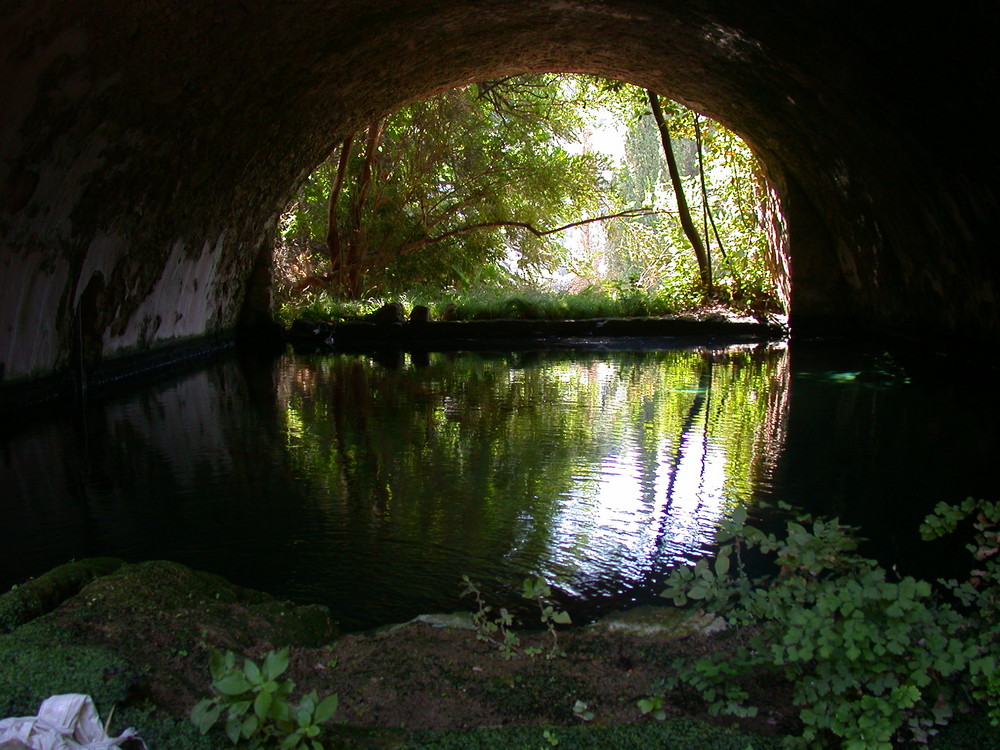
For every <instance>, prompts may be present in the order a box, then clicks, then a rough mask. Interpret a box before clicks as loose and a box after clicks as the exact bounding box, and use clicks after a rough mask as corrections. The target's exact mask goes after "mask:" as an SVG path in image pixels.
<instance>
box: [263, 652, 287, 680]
mask: <svg viewBox="0 0 1000 750" xmlns="http://www.w3.org/2000/svg"><path fill="white" fill-rule="evenodd" d="M286 669H288V649H287V648H283V649H281V651H278V652H275V651H271V652H270V653H268V655H267V658H265V659H264V674H265V675H266V676H267V679H269V680H276V679H278V677H280V676H281V675H282V674H284V672H285V670H286Z"/></svg>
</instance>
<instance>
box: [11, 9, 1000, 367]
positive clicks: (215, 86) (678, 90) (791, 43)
mask: <svg viewBox="0 0 1000 750" xmlns="http://www.w3.org/2000/svg"><path fill="white" fill-rule="evenodd" d="M29 5H30V4H29ZM26 7H28V6H26ZM22 10H23V9H22ZM22 10H13V9H7V10H5V11H4V12H3V13H2V14H0V26H2V29H3V31H4V34H3V36H2V38H3V52H4V55H3V57H2V58H0V59H2V60H3V62H2V66H3V69H2V72H3V74H4V80H6V81H9V83H10V85H9V86H8V87H7V89H6V90H5V93H4V96H5V97H6V98H5V100H4V104H5V105H6V106H5V107H4V108H3V112H4V116H3V123H2V130H0V134H2V136H3V138H2V140H0V149H2V151H0V181H2V182H3V191H2V198H3V201H2V203H0V211H2V217H0V218H2V221H0V227H2V246H3V250H4V256H5V259H4V264H3V266H2V268H0V273H2V279H3V284H4V286H5V287H6V288H10V289H13V290H16V293H15V294H11V295H5V297H4V300H3V301H2V303H0V333H2V338H0V372H2V373H3V376H4V383H15V382H20V381H24V380H32V379H38V378H42V377H45V376H47V375H52V374H54V373H57V372H61V371H66V370H67V368H69V367H70V360H71V358H72V357H73V356H74V341H75V340H76V339H77V338H79V331H78V330H76V329H77V328H78V327H79V326H78V325H77V323H76V321H77V320H79V319H82V318H81V311H80V306H81V304H83V302H82V301H83V300H84V291H85V290H86V289H88V287H89V286H90V284H91V283H92V282H93V280H94V279H95V278H98V277H100V278H102V279H104V287H103V291H102V294H101V299H102V300H105V301H106V302H107V305H106V309H102V311H101V313H100V315H98V316H97V317H96V321H97V322H96V324H95V325H96V326H97V327H96V328H94V330H89V329H88V341H89V342H90V343H88V345H87V347H86V350H87V352H95V356H97V357H99V358H100V359H101V360H102V361H104V360H110V359H115V358H118V357H122V356H125V355H131V354H141V353H143V352H148V351H152V350H154V349H157V348H163V347H166V346H168V345H172V344H177V343H183V342H185V341H190V340H194V339H202V340H205V339H208V338H212V337H216V336H227V335H230V334H231V333H232V331H233V330H234V329H235V327H236V325H237V322H238V321H239V320H240V319H241V317H242V319H243V320H247V319H251V318H252V317H253V315H252V314H251V313H253V312H254V309H252V307H253V306H252V305H248V304H245V301H246V300H247V298H248V283H249V281H250V279H251V276H252V275H256V269H257V268H258V267H259V264H258V262H257V261H258V259H259V254H260V252H261V248H262V247H263V245H264V244H266V243H267V241H268V239H269V237H270V236H271V235H272V233H273V231H274V224H275V221H276V217H277V216H278V215H279V213H280V211H281V209H282V207H283V206H284V205H286V203H287V202H288V200H289V199H290V198H291V197H292V194H293V192H294V189H295V186H297V185H299V184H300V183H301V181H302V180H303V179H304V178H305V176H306V175H307V174H308V173H309V172H310V171H311V170H312V169H313V168H314V167H315V165H317V164H319V163H320V162H321V161H322V160H323V158H324V157H325V156H327V155H328V153H329V151H330V148H331V144H335V143H337V142H338V141H341V140H342V139H343V138H344V137H345V136H346V135H348V134H350V133H352V132H356V131H358V130H359V129H360V128H362V127H363V126H364V125H365V123H368V122H371V121H372V120H374V119H378V118H380V117H382V116H384V115H385V114H386V113H388V112H391V111H393V110H394V109H396V108H398V107H399V106H401V105H405V104H407V103H410V102H414V101H418V100H420V99H423V98H426V97H427V96H430V95H433V94H435V93H440V92H443V91H447V90H449V89H452V88H454V87H455V86H462V85H468V84H469V83H470V82H472V81H477V80H484V79H488V78H495V77H501V76H505V75H512V74H515V73H532V72H536V73H537V72H544V71H564V72H571V73H587V74H594V75H601V76H605V77H609V78H613V79H617V80H625V81H630V82H634V83H635V84H637V85H640V86H643V87H647V88H651V89H653V90H655V91H658V92H661V93H663V94H664V95H668V96H670V97H671V98H674V99H676V100H677V101H680V102H682V103H684V104H685V105H686V106H689V107H691V108H692V109H694V110H695V111H698V112H700V113H702V114H704V115H705V116H708V117H711V118H713V119H715V120H717V121H719V122H721V123H723V124H725V125H726V126H727V127H730V128H732V129H733V130H734V131H735V132H737V133H738V134H739V135H740V136H741V137H743V138H744V139H745V140H746V141H747V143H749V144H750V145H751V147H752V148H753V150H754V152H755V153H756V154H757V156H758V157H759V158H760V160H761V162H762V163H763V165H764V168H765V170H766V172H767V176H768V179H769V180H770V183H771V185H772V187H773V188H774V190H775V191H776V193H777V194H779V195H780V196H781V199H782V208H783V211H784V215H785V218H786V220H787V222H786V228H787V238H788V244H789V246H790V247H792V248H794V250H793V251H792V252H791V253H790V254H789V255H788V258H787V263H788V279H789V281H790V284H791V287H790V295H791V301H790V308H791V313H792V320H791V322H792V328H793V330H804V329H805V328H806V327H807V326H808V325H810V324H813V323H816V322H817V321H824V320H829V321H831V322H833V323H834V324H837V325H840V326H841V327H847V326H851V325H854V324H858V325H861V326H862V327H863V328H864V329H866V330H869V331H879V332H887V333H891V334H894V335H901V336H912V337H917V338H932V337H936V338H937V340H943V339H944V338H946V337H947V338H951V339H955V338H961V339H963V340H975V339H986V340H990V341H995V340H996V339H997V337H998V336H1000V320H998V316H997V312H996V295H995V282H996V272H997V269H996V264H995V261H994V258H993V255H992V254H991V253H989V252H988V251H987V250H985V249H984V248H988V247H990V246H991V237H992V234H991V228H990V226H991V221H990V219H989V217H991V216H992V215H993V208H994V207H995V205H997V202H998V200H997V199H998V195H997V189H996V185H995V181H994V180H993V178H992V175H993V173H994V171H993V170H991V169H989V168H984V167H983V164H984V163H992V162H993V161H996V156H997V154H996V153H995V151H996V149H995V147H994V146H989V147H987V148H986V150H985V151H984V152H981V153H980V154H978V155H977V156H976V158H975V159H973V158H972V157H971V156H963V157H962V158H961V159H958V160H956V159H953V158H951V157H950V156H948V154H946V153H945V152H944V151H942V150H940V149H937V148H935V145H934V144H933V143H930V142H928V140H927V139H926V137H924V134H925V133H926V132H928V131H927V126H928V125H929V124H930V122H929V115H928V113H927V112H926V111H924V110H921V109H920V108H919V107H917V106H916V104H915V102H917V101H919V100H920V97H914V96H913V93H914V91H915V90H917V89H919V90H920V91H921V92H923V93H924V94H926V95H927V96H933V97H936V98H935V100H936V101H940V102H948V105H947V107H958V106H959V104H960V105H961V107H963V108H966V110H965V111H966V115H968V116H976V115H977V113H979V112H980V111H981V110H982V109H983V106H984V105H983V102H984V101H985V99H984V98H983V97H981V96H978V97H977V96H976V95H975V92H977V91H980V90H981V86H980V85H979V84H978V83H977V81H981V80H982V78H983V75H986V73H987V72H988V71H990V70H992V69H993V67H992V66H991V64H990V61H989V58H988V57H987V53H986V52H985V50H987V49H989V48H990V45H989V44H986V43H982V44H980V43H979V42H980V41H982V42H985V41H987V40H988V34H989V33H990V30H991V29H992V28H994V26H995V23H992V22H991V19H989V18H987V17H986V16H984V15H983V13H985V11H983V12H975V11H974V10H972V9H969V8H967V9H965V12H964V13H962V14H956V18H957V17H958V16H959V15H961V21H960V22H959V21H957V20H955V19H952V20H951V21H948V22H943V23H942V25H940V26H938V27H936V28H931V27H928V26H923V25H920V24H917V23H916V22H915V21H914V22H912V23H910V22H909V21H907V19H900V18H899V17H898V15H897V14H893V13H889V12H886V11H883V10H882V9H880V8H876V7H870V6H860V5H859V6H858V7H854V6H851V8H850V12H848V11H847V10H845V9H839V8H833V7H830V8H826V9H823V10H822V12H820V11H817V10H816V9H814V8H813V9H793V10H787V11H786V12H785V13H783V14H782V15H781V16H780V17H775V16H774V15H773V14H761V13H759V12H757V11H756V10H755V9H754V8H751V7H744V6H742V5H737V4H732V3H725V2H718V1H713V2H710V1H709V0H702V1H701V2H697V3H694V4H692V5H690V6H685V7H683V8H680V7H674V6H664V5H663V4H661V3H654V2H643V1H638V2H623V1H622V2H619V1H617V0H616V1H613V2H607V3H602V4H574V3H541V4H537V3H529V2H525V1H524V0H508V1H506V2H502V3H499V4H497V3H491V4H487V3H471V4H461V5H457V4H452V3H448V2H444V1H442V2H435V3H431V4H422V5H421V6H420V8H419V9H416V8H414V9H401V8H395V9H394V10H393V12H392V13H381V12H379V13H376V14H374V15H373V13H372V12H369V10H370V9H368V8H362V7H361V6H360V5H355V4H347V5H344V6H343V7H338V8H337V11H336V12H331V11H330V9H329V8H328V7H327V6H326V5H325V4H322V3H316V2H311V0H300V1H299V2H298V3H297V4H296V5H295V7H294V8H290V7H284V6H282V7H280V8H257V9H255V10H254V12H248V11H247V9H246V8H242V7H237V6H236V5H235V4H234V5H232V6H230V5H228V4H227V5H223V6H220V7H219V8H217V9H215V10H214V11H213V14H215V15H216V16H217V17H218V19H219V20H220V21H223V20H224V21H225V22H226V23H227V24H228V26H229V27H230V28H231V33H228V34H227V35H225V36H224V37H220V38H217V39H213V44H212V45H205V44H204V39H203V38H202V37H201V36H200V33H201V32H200V31H199V30H200V29H202V28H204V25H203V24H202V23H201V22H200V21H203V20H204V19H197V18H195V17H194V16H193V15H191V14H189V13H176V14H165V13H161V12H160V10H158V9H156V8H136V7H131V6H125V5H122V6H121V7H120V8H118V11H119V12H117V13H109V14H96V13H95V12H93V10H92V9H88V8H86V7H83V6H80V7H74V8H70V9H67V11H66V13H64V14H61V15H60V16H59V17H58V18H55V17H52V16H50V15H48V14H46V13H45V12H42V11H41V10H39V12H37V13H33V12H28V11H27V10H24V12H22ZM192 13H193V11H192ZM817 14H818V15H817ZM133 32H134V33H133ZM984 35H985V36H984ZM928 50H930V52H929V53H928ZM167 51H169V52H170V54H166V52H167ZM221 61H224V62H221ZM915 61H918V63H919V64H917V63H915ZM935 66H936V67H935ZM917 81H919V86H918V85H917ZM991 160H992V161H991ZM974 162H975V163H974ZM928 178H930V179H928ZM251 291H252V290H251ZM251 296H252V295H251ZM84 312H85V311H84ZM84 317H86V316H84Z"/></svg>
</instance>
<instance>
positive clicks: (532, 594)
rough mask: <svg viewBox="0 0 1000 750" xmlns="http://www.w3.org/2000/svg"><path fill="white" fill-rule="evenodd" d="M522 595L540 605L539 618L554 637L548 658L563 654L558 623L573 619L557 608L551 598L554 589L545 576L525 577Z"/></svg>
mask: <svg viewBox="0 0 1000 750" xmlns="http://www.w3.org/2000/svg"><path fill="white" fill-rule="evenodd" d="M521 596H523V597H524V598H525V599H530V600H531V601H533V602H535V603H536V604H537V605H538V612H539V618H540V619H541V621H542V625H544V626H545V629H546V630H548V631H549V636H550V637H551V638H552V645H551V647H550V648H549V652H548V654H546V658H547V659H554V658H556V657H557V656H563V652H562V651H560V650H559V635H558V633H557V632H556V625H569V624H571V623H572V622H573V621H572V619H570V616H569V613H567V612H564V611H562V610H560V609H556V608H555V606H554V604H553V602H552V600H551V597H552V589H551V588H550V587H549V585H548V584H547V583H546V582H545V579H543V578H534V579H532V578H525V579H524V582H523V583H522V591H521Z"/></svg>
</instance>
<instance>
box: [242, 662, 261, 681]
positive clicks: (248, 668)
mask: <svg viewBox="0 0 1000 750" xmlns="http://www.w3.org/2000/svg"><path fill="white" fill-rule="evenodd" d="M243 675H244V676H245V677H246V678H247V681H248V682H250V683H251V684H253V685H259V684H260V683H261V682H263V678H262V676H261V673H260V667H258V666H257V665H256V664H255V663H254V662H253V661H251V660H250V659H247V660H246V661H244V662H243Z"/></svg>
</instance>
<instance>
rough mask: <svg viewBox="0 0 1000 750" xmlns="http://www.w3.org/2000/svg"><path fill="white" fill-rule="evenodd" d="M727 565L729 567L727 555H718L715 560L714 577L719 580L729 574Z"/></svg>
mask: <svg viewBox="0 0 1000 750" xmlns="http://www.w3.org/2000/svg"><path fill="white" fill-rule="evenodd" d="M729 565H730V560H729V555H728V554H721V553H720V554H719V556H718V557H717V558H715V575H717V576H718V577H719V578H722V577H723V576H725V575H726V574H727V573H729Z"/></svg>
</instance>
